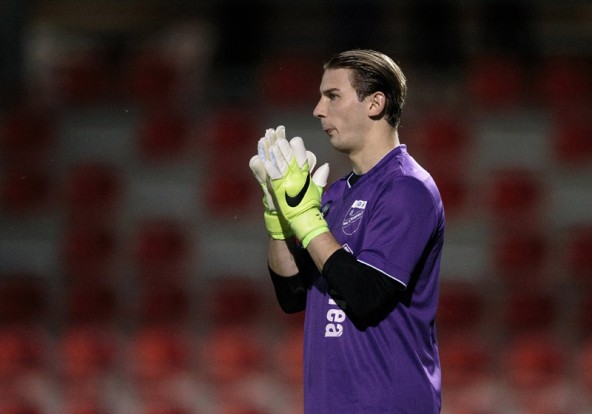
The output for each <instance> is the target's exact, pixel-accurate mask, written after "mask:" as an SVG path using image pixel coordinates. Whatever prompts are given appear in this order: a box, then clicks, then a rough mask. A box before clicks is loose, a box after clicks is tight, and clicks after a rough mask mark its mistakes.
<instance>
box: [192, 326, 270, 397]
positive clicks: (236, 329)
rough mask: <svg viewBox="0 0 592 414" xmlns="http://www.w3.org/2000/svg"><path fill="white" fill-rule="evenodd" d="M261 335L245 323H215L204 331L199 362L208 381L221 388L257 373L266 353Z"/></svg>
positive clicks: (261, 367)
mask: <svg viewBox="0 0 592 414" xmlns="http://www.w3.org/2000/svg"><path fill="white" fill-rule="evenodd" d="M264 349H265V348H264V344H263V341H262V339H261V338H260V337H259V336H258V334H257V331H256V330H255V331H254V330H253V329H250V328H249V327H247V326H244V325H243V326H238V325H234V326H217V325H214V327H213V329H212V330H211V331H210V332H209V333H208V334H207V337H206V338H205V343H204V361H202V366H203V369H204V373H205V374H206V378H207V380H208V382H209V383H211V384H214V385H216V387H217V388H220V387H222V388H224V387H227V386H230V385H232V384H233V383H236V382H237V381H242V380H244V379H245V378H247V377H248V376H251V375H255V374H257V373H260V372H261V370H262V369H263V364H264V361H265V357H266V352H265V350H264Z"/></svg>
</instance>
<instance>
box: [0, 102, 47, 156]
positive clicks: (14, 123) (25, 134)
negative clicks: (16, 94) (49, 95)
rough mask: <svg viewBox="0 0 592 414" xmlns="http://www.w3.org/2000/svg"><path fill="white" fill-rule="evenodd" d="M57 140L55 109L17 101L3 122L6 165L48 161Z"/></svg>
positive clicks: (0, 137)
mask: <svg viewBox="0 0 592 414" xmlns="http://www.w3.org/2000/svg"><path fill="white" fill-rule="evenodd" d="M55 142H56V126H55V121H54V120H53V119H52V117H51V112H50V111H46V110H44V109H41V108H35V107H33V106H28V105H21V106H19V105H15V107H14V108H12V109H11V110H9V111H7V112H6V114H5V115H4V117H3V119H2V122H1V124H0V143H1V149H2V151H1V152H2V161H3V163H4V165H9V166H11V165H14V164H16V165H20V166H23V165H29V166H31V165H34V166H39V165H46V164H47V162H48V158H51V157H48V155H49V151H50V149H51V148H52V146H53V145H54V144H55Z"/></svg>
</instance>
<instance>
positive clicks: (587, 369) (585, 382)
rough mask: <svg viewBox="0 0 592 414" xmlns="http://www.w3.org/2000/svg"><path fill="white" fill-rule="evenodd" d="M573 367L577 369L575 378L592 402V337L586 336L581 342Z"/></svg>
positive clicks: (591, 402)
mask: <svg viewBox="0 0 592 414" xmlns="http://www.w3.org/2000/svg"><path fill="white" fill-rule="evenodd" d="M575 367H576V370H577V371H576V375H575V379H576V381H578V382H579V386H580V387H581V389H582V391H583V392H585V393H586V395H587V396H588V398H589V399H590V404H592V397H591V396H592V338H587V339H586V340H585V341H583V342H582V343H581V347H580V349H579V351H578V354H577V355H576V360H575Z"/></svg>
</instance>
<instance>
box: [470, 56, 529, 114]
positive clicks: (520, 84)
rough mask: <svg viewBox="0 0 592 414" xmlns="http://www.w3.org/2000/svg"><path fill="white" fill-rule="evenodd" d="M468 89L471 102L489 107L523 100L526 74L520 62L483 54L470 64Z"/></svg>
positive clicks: (502, 105)
mask: <svg viewBox="0 0 592 414" xmlns="http://www.w3.org/2000/svg"><path fill="white" fill-rule="evenodd" d="M467 76H468V78H467V88H468V92H469V96H470V98H471V102H472V103H474V104H476V105H477V106H478V107H480V108H483V109H486V110H498V109H508V108H513V107H516V106H517V105H518V104H520V103H523V100H524V97H525V95H526V77H525V71H524V68H523V67H522V66H521V64H520V63H518V62H516V61H514V60H512V59H511V58H509V57H507V56H495V55H490V56H483V57H479V58H477V59H476V60H475V61H474V62H472V63H471V64H470V65H469V71H468V75H467Z"/></svg>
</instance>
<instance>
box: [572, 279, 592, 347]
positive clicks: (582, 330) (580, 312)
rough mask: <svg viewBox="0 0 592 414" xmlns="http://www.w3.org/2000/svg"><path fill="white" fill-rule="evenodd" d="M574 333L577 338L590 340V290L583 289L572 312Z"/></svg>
mask: <svg viewBox="0 0 592 414" xmlns="http://www.w3.org/2000/svg"><path fill="white" fill-rule="evenodd" d="M574 316H575V322H576V326H575V328H576V332H575V334H576V335H577V336H579V337H582V338H586V339H592V290H591V289H590V288H586V289H583V291H582V294H581V297H580V298H579V301H578V304H577V307H576V309H575V311H574Z"/></svg>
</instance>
